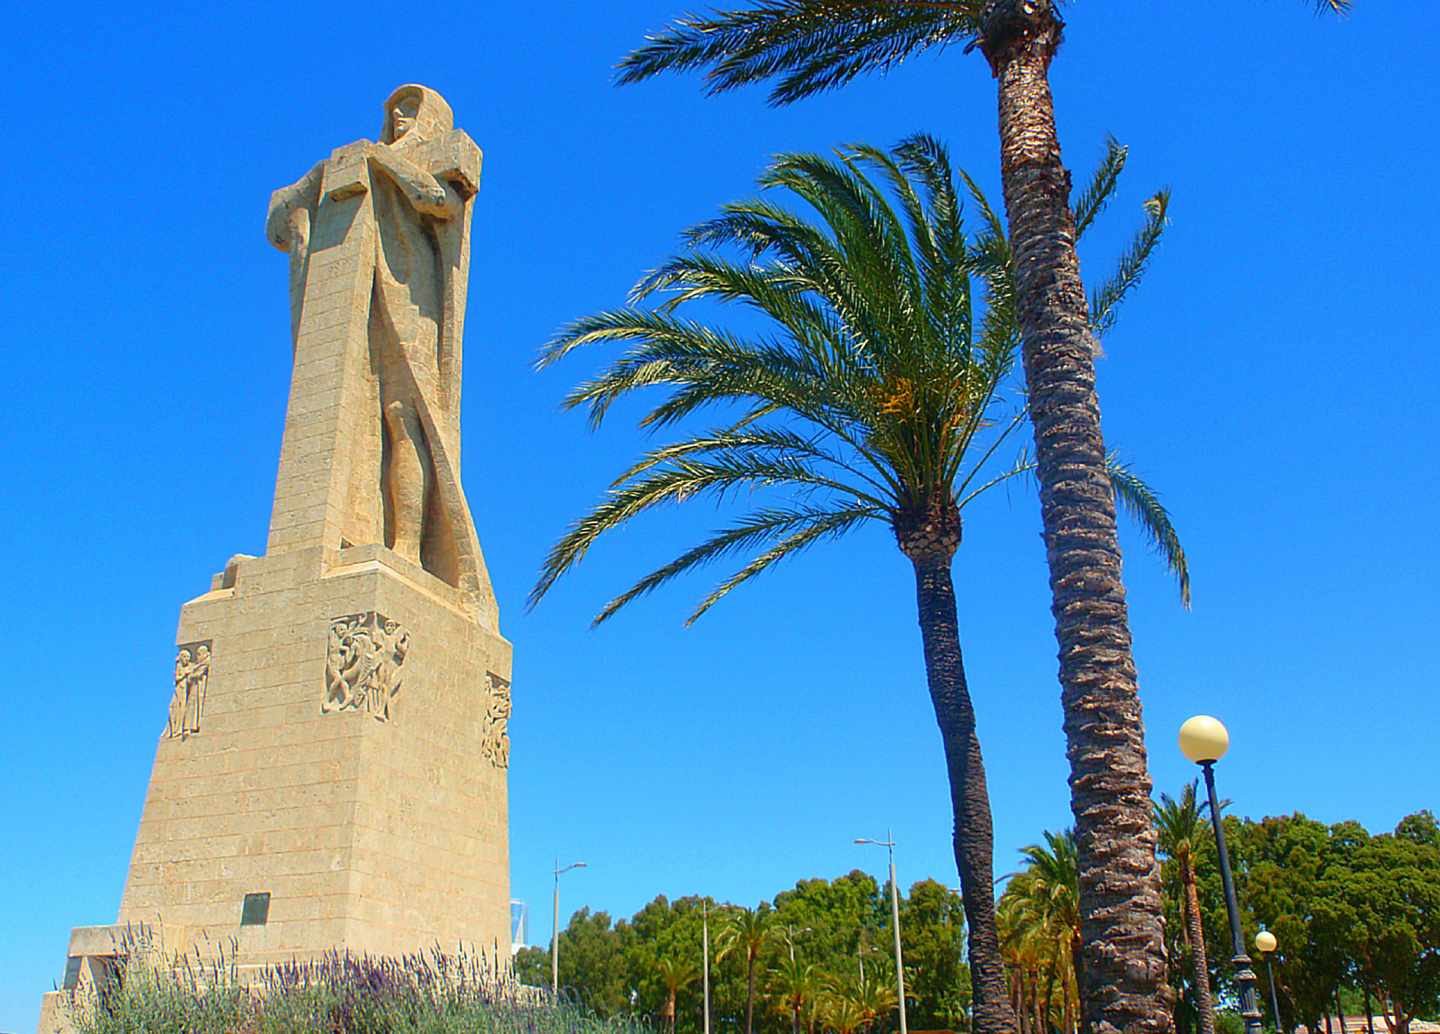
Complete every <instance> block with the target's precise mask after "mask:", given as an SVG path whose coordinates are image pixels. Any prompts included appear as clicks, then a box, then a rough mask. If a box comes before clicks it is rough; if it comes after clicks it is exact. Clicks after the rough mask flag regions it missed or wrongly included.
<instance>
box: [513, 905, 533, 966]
mask: <svg viewBox="0 0 1440 1034" xmlns="http://www.w3.org/2000/svg"><path fill="white" fill-rule="evenodd" d="M529 929H530V909H529V907H527V906H526V904H525V902H523V901H516V900H515V899H514V898H511V899H510V954H511V955H514V954H515V953H516V952H518V951H519V950H520V949H521V948H527V947H529V945H528V944H527V943H526V938H525V935H526V934H527V933H528V932H529Z"/></svg>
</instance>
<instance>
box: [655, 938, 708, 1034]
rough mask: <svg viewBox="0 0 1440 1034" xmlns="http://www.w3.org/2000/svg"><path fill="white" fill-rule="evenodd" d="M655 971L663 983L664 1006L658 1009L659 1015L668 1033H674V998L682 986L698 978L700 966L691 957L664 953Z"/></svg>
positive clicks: (685, 986)
mask: <svg viewBox="0 0 1440 1034" xmlns="http://www.w3.org/2000/svg"><path fill="white" fill-rule="evenodd" d="M655 971H656V972H657V973H659V974H660V982H661V983H662V984H664V985H665V1006H664V1008H663V1009H661V1010H660V1017H661V1019H663V1020H664V1021H665V1025H666V1027H668V1028H669V1030H670V1034H675V1002H676V999H677V998H678V997H679V995H680V992H681V991H682V990H683V989H684V988H687V987H689V986H690V985H691V984H693V983H695V981H697V980H699V979H700V967H698V966H697V965H695V962H694V960H692V959H684V958H675V957H674V956H670V955H665V956H662V957H661V958H660V959H659V960H658V961H657V962H656V963H655Z"/></svg>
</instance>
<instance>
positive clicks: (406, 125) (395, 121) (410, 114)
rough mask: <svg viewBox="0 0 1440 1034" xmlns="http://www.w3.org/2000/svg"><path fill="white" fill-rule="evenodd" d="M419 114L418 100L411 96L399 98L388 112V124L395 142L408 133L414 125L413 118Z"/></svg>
mask: <svg viewBox="0 0 1440 1034" xmlns="http://www.w3.org/2000/svg"><path fill="white" fill-rule="evenodd" d="M419 112H420V98H419V97H416V96H414V95H413V94H412V95H410V96H408V97H402V98H400V101H399V103H398V104H396V105H395V107H394V108H393V109H391V111H390V124H391V126H392V127H393V132H394V136H395V139H396V140H399V139H400V138H401V137H403V136H404V135H405V134H406V133H408V132H410V130H411V129H412V128H414V125H415V116H416V115H417V114H419Z"/></svg>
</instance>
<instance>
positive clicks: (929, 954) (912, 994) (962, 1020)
mask: <svg viewBox="0 0 1440 1034" xmlns="http://www.w3.org/2000/svg"><path fill="white" fill-rule="evenodd" d="M900 936H901V940H902V952H903V954H904V959H905V991H906V998H907V999H908V1001H907V1008H908V1009H909V1021H910V1026H911V1027H914V1028H915V1029H917V1030H936V1029H946V1030H961V1029H964V1027H965V1026H966V1025H967V1024H968V1023H969V1009H970V999H971V991H970V972H969V969H968V967H967V966H966V965H965V963H964V958H965V908H964V903H963V901H962V900H961V897H960V895H959V894H957V893H956V892H955V891H954V890H952V889H950V888H949V887H947V886H945V885H944V884H943V883H940V882H938V881H937V880H928V879H927V880H921V881H919V882H918V883H915V884H912V885H911V887H910V893H909V894H908V895H906V896H905V897H904V898H903V899H902V900H901V904H900Z"/></svg>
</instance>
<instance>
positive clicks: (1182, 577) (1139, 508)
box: [1105, 453, 1190, 609]
mask: <svg viewBox="0 0 1440 1034" xmlns="http://www.w3.org/2000/svg"><path fill="white" fill-rule="evenodd" d="M1105 468H1106V470H1107V472H1108V473H1109V475H1110V487H1111V488H1112V489H1114V491H1115V500H1116V502H1117V503H1119V504H1120V506H1121V507H1122V508H1123V509H1124V510H1125V512H1126V513H1128V514H1129V515H1130V516H1131V517H1132V518H1133V519H1134V521H1135V523H1136V524H1138V525H1139V526H1140V530H1141V532H1143V533H1144V535H1145V537H1146V538H1147V539H1149V540H1150V544H1151V545H1152V546H1154V547H1155V550H1156V551H1157V552H1158V553H1159V554H1160V556H1161V557H1163V558H1164V560H1165V566H1166V567H1168V568H1169V569H1170V572H1171V574H1173V575H1174V576H1175V580H1176V582H1177V583H1178V584H1179V586H1180V602H1181V603H1182V604H1184V606H1185V607H1186V609H1189V607H1190V564H1189V561H1188V560H1187V559H1186V557H1185V549H1184V547H1183V546H1181V544H1180V535H1179V533H1178V532H1177V531H1176V530H1175V525H1174V524H1173V523H1172V522H1171V520H1170V513H1169V511H1168V510H1166V509H1165V507H1164V506H1163V505H1162V504H1161V502H1160V497H1159V496H1158V495H1156V493H1155V490H1154V489H1152V488H1151V487H1150V486H1149V485H1147V484H1146V483H1145V482H1144V481H1143V480H1141V479H1140V477H1139V476H1138V475H1136V474H1135V472H1134V471H1132V470H1131V469H1130V468H1129V467H1128V466H1126V465H1125V464H1124V463H1121V462H1120V461H1119V459H1117V458H1116V456H1115V454H1114V453H1111V454H1110V455H1109V456H1107V457H1106V459H1105Z"/></svg>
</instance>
